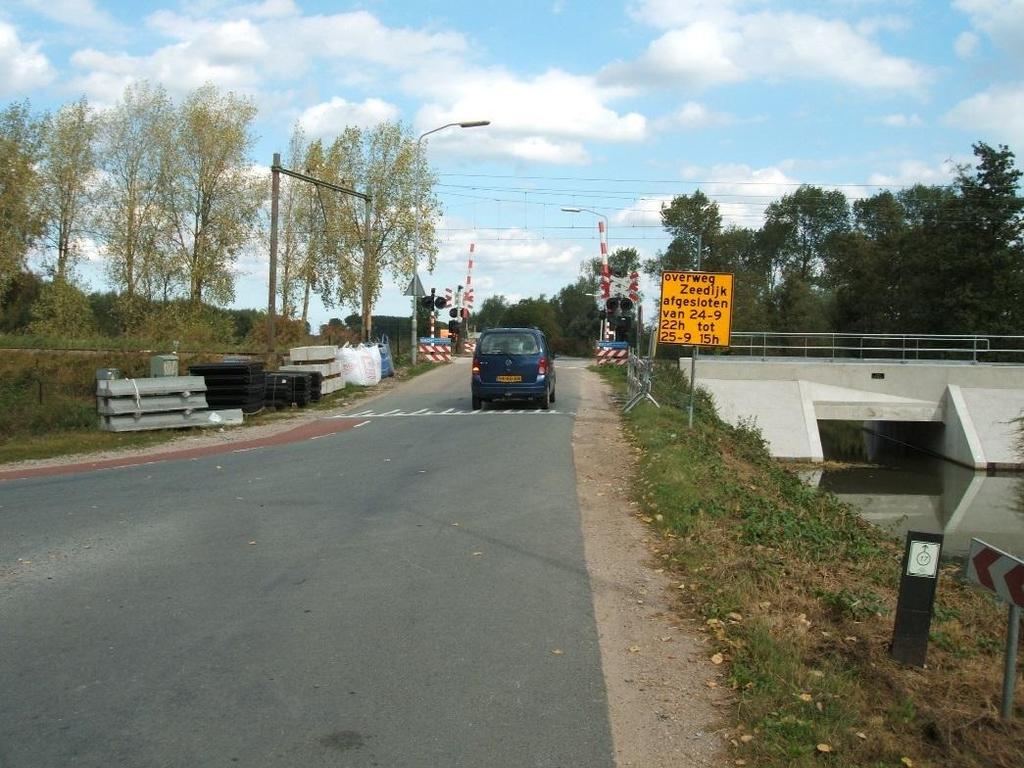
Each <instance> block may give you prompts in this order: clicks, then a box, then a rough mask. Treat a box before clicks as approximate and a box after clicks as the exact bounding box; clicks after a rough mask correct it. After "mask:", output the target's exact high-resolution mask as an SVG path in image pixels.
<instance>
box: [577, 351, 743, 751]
mask: <svg viewBox="0 0 1024 768" xmlns="http://www.w3.org/2000/svg"><path fill="white" fill-rule="evenodd" d="M580 387H581V394H582V403H581V406H580V409H579V411H578V412H577V415H576V426H575V428H574V431H573V451H574V455H575V462H576V479H577V488H578V491H577V493H578V496H579V506H580V514H581V517H582V525H583V539H584V547H585V551H586V559H587V569H588V571H589V572H590V582H591V588H592V592H593V599H594V613H595V616H596V618H597V629H598V635H599V639H600V645H601V659H602V666H603V667H604V677H605V686H606V689H607V692H608V706H609V715H610V719H611V725H612V739H613V742H614V745H615V758H616V765H617V766H618V768H625V767H626V766H636V767H637V768H640V767H642V768H669V767H670V766H671V768H691V767H694V766H710V765H725V764H726V763H727V757H726V753H725V739H724V737H723V734H724V733H725V730H724V728H723V727H722V726H721V725H720V720H721V716H720V715H719V709H718V708H719V707H721V706H723V705H725V704H726V703H727V702H726V696H725V694H723V693H722V686H723V684H724V680H723V679H722V676H721V675H720V673H719V672H718V669H717V668H716V667H715V666H714V665H713V664H712V663H711V662H710V661H709V659H708V657H709V653H708V651H707V649H706V648H705V646H704V641H703V640H702V639H701V637H700V632H699V630H698V628H697V627H696V626H694V624H693V622H692V621H691V620H687V619H684V618H683V617H682V616H680V615H679V611H678V610H677V608H676V607H675V606H674V605H673V602H674V600H673V597H672V596H673V593H674V592H675V590H677V589H678V586H679V582H678V581H673V580H672V579H671V578H670V577H669V575H668V574H666V573H665V572H663V571H662V569H661V568H660V567H659V565H658V561H657V551H656V550H657V540H656V536H655V534H654V533H653V531H652V530H651V529H650V528H649V527H648V526H647V525H646V524H645V523H644V522H642V521H641V520H639V519H637V517H636V515H635V512H636V510H637V506H636V504H635V502H633V501H632V500H631V490H632V480H633V472H634V470H635V458H636V449H635V448H634V446H632V445H631V444H630V443H629V442H628V440H626V438H625V436H624V435H623V432H622V427H621V422H620V420H619V416H618V406H617V405H615V404H614V403H613V402H612V400H611V390H610V388H609V387H608V386H607V385H606V384H605V383H604V382H603V381H602V380H601V379H600V377H599V376H598V375H597V374H596V373H594V372H592V371H583V372H582V378H581V384H580ZM676 594H677V593H676Z"/></svg>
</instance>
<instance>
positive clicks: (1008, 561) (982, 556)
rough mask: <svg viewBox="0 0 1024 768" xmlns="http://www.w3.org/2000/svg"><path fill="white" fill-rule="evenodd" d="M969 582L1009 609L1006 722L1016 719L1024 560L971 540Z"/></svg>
mask: <svg viewBox="0 0 1024 768" xmlns="http://www.w3.org/2000/svg"><path fill="white" fill-rule="evenodd" d="M967 579H968V580H969V581H973V582H974V583H975V584H980V585H981V586H983V587H984V588H985V589H987V590H989V591H990V592H995V593H996V595H997V596H998V597H999V598H1000V599H1001V600H1002V601H1003V602H1004V603H1006V604H1007V605H1009V607H1010V610H1009V617H1008V619H1007V625H1006V658H1005V659H1004V660H1003V706H1002V710H1001V711H1000V714H1001V715H1002V717H1003V719H1004V720H1010V719H1011V718H1012V717H1013V689H1014V687H1015V684H1016V682H1017V649H1018V646H1019V645H1020V609H1021V608H1022V607H1024V560H1020V559H1018V558H1016V557H1014V556H1013V555H1008V554H1006V553H1005V552H1003V551H1002V550H1001V549H996V548H995V547H993V546H992V545H990V544H986V543H985V542H983V541H982V540H981V539H971V551H970V554H969V555H968V556H967Z"/></svg>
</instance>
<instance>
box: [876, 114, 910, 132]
mask: <svg viewBox="0 0 1024 768" xmlns="http://www.w3.org/2000/svg"><path fill="white" fill-rule="evenodd" d="M871 122H875V123H879V124H881V125H885V126H888V127H889V128H916V127H917V126H919V125H921V118H920V117H919V116H918V115H916V114H915V115H904V114H902V113H896V114H892V115H883V116H882V117H878V118H875V119H873V120H872V121H871Z"/></svg>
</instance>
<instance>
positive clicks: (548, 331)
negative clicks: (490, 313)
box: [501, 295, 562, 346]
mask: <svg viewBox="0 0 1024 768" xmlns="http://www.w3.org/2000/svg"><path fill="white" fill-rule="evenodd" d="M501 323H502V325H506V326H509V327H523V328H539V329H540V330H542V331H543V332H544V335H545V336H547V337H548V340H549V341H550V342H551V344H552V346H558V345H559V344H560V343H561V337H562V329H561V328H560V327H559V325H558V318H557V317H556V316H555V308H554V307H553V306H552V304H551V302H550V301H548V300H547V299H545V298H544V296H543V295H541V296H540V298H537V299H521V300H520V301H518V302H517V303H515V304H513V305H512V306H511V307H509V308H508V309H507V310H506V311H505V316H504V317H503V318H502V321H501Z"/></svg>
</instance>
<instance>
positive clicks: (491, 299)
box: [472, 294, 509, 331]
mask: <svg viewBox="0 0 1024 768" xmlns="http://www.w3.org/2000/svg"><path fill="white" fill-rule="evenodd" d="M508 307H509V304H508V299H506V298H505V297H504V296H502V295H501V294H497V295H495V296H488V297H487V298H486V299H484V301H483V303H482V304H481V305H480V309H479V310H477V312H476V313H475V314H474V315H473V318H472V320H473V325H475V326H476V327H477V329H478V330H481V331H482V330H484V329H485V328H499V327H501V325H502V324H503V323H504V318H505V313H506V312H507V311H508Z"/></svg>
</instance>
